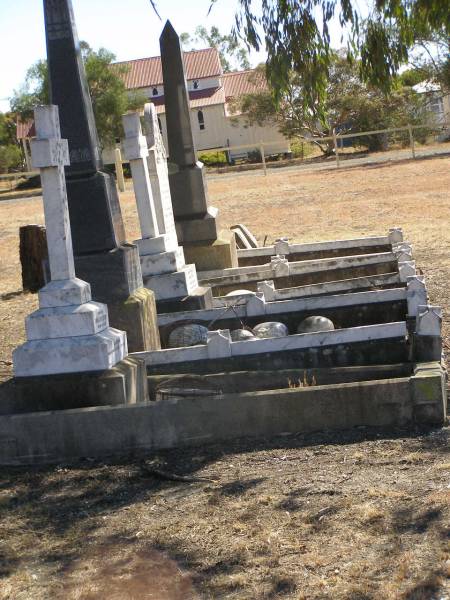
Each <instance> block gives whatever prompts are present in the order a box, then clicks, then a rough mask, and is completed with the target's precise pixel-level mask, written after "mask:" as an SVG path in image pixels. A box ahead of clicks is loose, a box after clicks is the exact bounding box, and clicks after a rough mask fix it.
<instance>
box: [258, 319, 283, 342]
mask: <svg viewBox="0 0 450 600" xmlns="http://www.w3.org/2000/svg"><path fill="white" fill-rule="evenodd" d="M253 332H254V334H255V335H256V337H258V338H261V339H264V338H277V337H286V336H287V335H288V333H289V332H288V328H287V327H286V325H285V324H284V323H278V322H277V321H268V322H267V323H259V325H255V327H253Z"/></svg>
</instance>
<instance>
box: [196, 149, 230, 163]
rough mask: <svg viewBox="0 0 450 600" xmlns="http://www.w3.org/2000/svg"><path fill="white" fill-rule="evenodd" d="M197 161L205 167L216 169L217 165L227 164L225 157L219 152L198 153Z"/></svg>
mask: <svg viewBox="0 0 450 600" xmlns="http://www.w3.org/2000/svg"><path fill="white" fill-rule="evenodd" d="M198 160H199V161H200V162H202V163H203V164H204V165H206V166H207V167H217V166H219V165H226V164H228V161H227V155H226V153H225V152H223V151H221V150H217V151H214V150H208V151H207V152H199V153H198Z"/></svg>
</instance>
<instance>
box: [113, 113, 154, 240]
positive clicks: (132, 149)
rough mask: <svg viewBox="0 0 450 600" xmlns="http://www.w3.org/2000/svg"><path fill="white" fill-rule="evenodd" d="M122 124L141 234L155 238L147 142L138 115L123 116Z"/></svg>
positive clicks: (124, 145) (124, 147)
mask: <svg viewBox="0 0 450 600" xmlns="http://www.w3.org/2000/svg"><path fill="white" fill-rule="evenodd" d="M122 123H123V128H124V131H125V139H124V140H123V144H122V145H123V149H124V152H125V158H126V159H127V160H129V161H130V167H131V174H132V176H133V186H134V193H135V196H136V204H137V209H138V215H139V223H140V226H141V234H142V237H143V238H144V239H145V238H155V237H158V236H159V228H158V221H157V218H156V212H155V205H154V202H153V195H152V188H151V185H150V177H149V174H148V166H147V156H148V148H147V140H146V139H145V137H144V136H143V135H142V127H141V122H140V119H139V114H138V113H136V112H135V113H128V114H126V115H123V117H122Z"/></svg>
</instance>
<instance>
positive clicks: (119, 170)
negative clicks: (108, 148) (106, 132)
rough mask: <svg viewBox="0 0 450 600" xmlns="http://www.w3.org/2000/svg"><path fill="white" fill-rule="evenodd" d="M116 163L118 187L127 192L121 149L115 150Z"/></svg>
mask: <svg viewBox="0 0 450 600" xmlns="http://www.w3.org/2000/svg"><path fill="white" fill-rule="evenodd" d="M114 162H115V164H116V177H117V186H118V188H119V190H120V191H121V192H124V191H125V179H124V177H123V168H122V154H121V153H120V148H115V150H114Z"/></svg>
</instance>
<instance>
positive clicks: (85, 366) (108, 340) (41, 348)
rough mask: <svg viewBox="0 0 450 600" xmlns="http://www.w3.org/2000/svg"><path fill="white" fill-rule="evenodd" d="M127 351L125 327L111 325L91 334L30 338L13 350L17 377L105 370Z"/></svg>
mask: <svg viewBox="0 0 450 600" xmlns="http://www.w3.org/2000/svg"><path fill="white" fill-rule="evenodd" d="M126 355H127V337H126V335H125V334H124V332H123V331H119V330H118V329H113V328H112V327H107V328H106V329H104V330H103V331H100V332H98V333H94V334H91V335H78V336H72V337H57V338H50V339H39V340H30V341H28V342H25V343H24V344H22V345H21V346H19V347H18V348H16V349H15V350H14V352H13V362H14V374H15V376H16V377H31V376H33V375H50V374H55V373H73V372H77V373H79V372H84V371H104V370H105V369H111V368H112V367H113V366H114V365H115V364H116V363H118V362H119V361H121V360H123V359H124V358H125V357H126Z"/></svg>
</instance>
